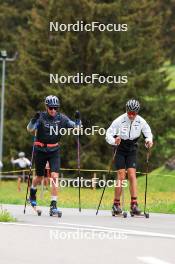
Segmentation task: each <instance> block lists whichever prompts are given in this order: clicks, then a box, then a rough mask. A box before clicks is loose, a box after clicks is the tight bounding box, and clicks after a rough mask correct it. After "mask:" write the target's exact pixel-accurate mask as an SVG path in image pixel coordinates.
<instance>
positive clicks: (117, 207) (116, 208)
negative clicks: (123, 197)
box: [112, 204, 127, 218]
mask: <svg viewBox="0 0 175 264" xmlns="http://www.w3.org/2000/svg"><path fill="white" fill-rule="evenodd" d="M112 216H123V217H124V218H126V217H127V212H125V211H122V209H121V208H120V204H113V206H112Z"/></svg>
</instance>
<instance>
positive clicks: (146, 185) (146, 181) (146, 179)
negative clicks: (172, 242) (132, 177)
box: [144, 149, 150, 214]
mask: <svg viewBox="0 0 175 264" xmlns="http://www.w3.org/2000/svg"><path fill="white" fill-rule="evenodd" d="M149 159H150V149H148V150H147V153H146V178H145V205H144V214H146V202H147V188H148V172H149Z"/></svg>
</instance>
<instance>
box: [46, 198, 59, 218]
mask: <svg viewBox="0 0 175 264" xmlns="http://www.w3.org/2000/svg"><path fill="white" fill-rule="evenodd" d="M49 214H50V216H58V217H62V212H61V211H60V210H59V209H58V208H57V203H56V201H51V204H50V212H49Z"/></svg>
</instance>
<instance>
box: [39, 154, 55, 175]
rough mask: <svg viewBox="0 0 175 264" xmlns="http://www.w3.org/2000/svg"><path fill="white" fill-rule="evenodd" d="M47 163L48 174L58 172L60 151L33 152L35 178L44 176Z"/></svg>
mask: <svg viewBox="0 0 175 264" xmlns="http://www.w3.org/2000/svg"><path fill="white" fill-rule="evenodd" d="M47 161H48V162H49V166H50V172H59V170H60V150H56V151H50V152H42V151H38V150H36V151H35V169H36V175H37V176H44V175H45V167H46V163H47Z"/></svg>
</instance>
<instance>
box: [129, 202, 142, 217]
mask: <svg viewBox="0 0 175 264" xmlns="http://www.w3.org/2000/svg"><path fill="white" fill-rule="evenodd" d="M130 213H131V216H134V215H140V214H141V210H140V209H139V207H138V203H137V202H136V201H135V202H131V211H130Z"/></svg>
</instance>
